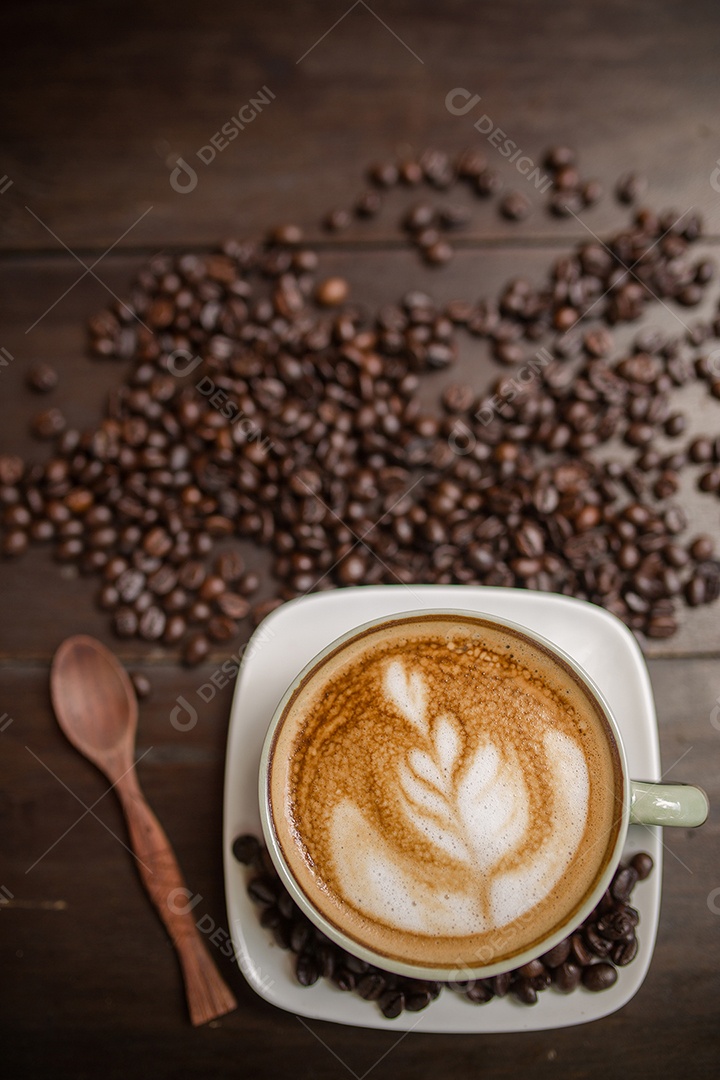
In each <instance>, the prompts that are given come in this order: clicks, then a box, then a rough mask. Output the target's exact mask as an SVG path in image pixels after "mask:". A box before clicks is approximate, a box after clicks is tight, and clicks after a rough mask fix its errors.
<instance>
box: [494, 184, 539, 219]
mask: <svg viewBox="0 0 720 1080" xmlns="http://www.w3.org/2000/svg"><path fill="white" fill-rule="evenodd" d="M531 210H532V204H531V202H530V200H529V199H528V198H526V196H525V195H522V194H521V193H520V192H519V191H510V192H508V194H507V195H505V196H504V197H503V198H502V199H501V201H500V213H501V214H502V216H503V217H504V218H507V219H508V221H524V220H525V218H526V217H528V215H529V214H530V212H531Z"/></svg>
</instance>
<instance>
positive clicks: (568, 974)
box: [552, 960, 583, 994]
mask: <svg viewBox="0 0 720 1080" xmlns="http://www.w3.org/2000/svg"><path fill="white" fill-rule="evenodd" d="M582 971H583V969H582V967H580V966H579V965H578V964H576V963H574V962H573V961H571V960H566V961H564V962H563V963H562V964H559V965H558V967H556V968H555V969H554V970H553V975H552V980H553V985H554V986H555V988H556V989H557V990H559V991H560V992H561V993H563V994H569V993H571V992H572V991H573V990H576V989H577V987H578V986H579V985H580V980H581V978H582Z"/></svg>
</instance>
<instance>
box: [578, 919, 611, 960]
mask: <svg viewBox="0 0 720 1080" xmlns="http://www.w3.org/2000/svg"><path fill="white" fill-rule="evenodd" d="M583 934H584V937H585V944H586V945H587V947H588V948H589V949H590V950H591V952H593V953H594V954H595V956H599V957H600V958H601V959H604V958H605V957H606V956H608V955H609V953H610V949H611V947H612V946H611V943H610V941H608V939H607V938H604V937H603V936H602V935H601V934H600V933H599V931H598V928H597V926H596V925H595V924H594V923H588V925H587V926H586V927H585V928H584V930H583Z"/></svg>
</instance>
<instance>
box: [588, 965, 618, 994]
mask: <svg viewBox="0 0 720 1080" xmlns="http://www.w3.org/2000/svg"><path fill="white" fill-rule="evenodd" d="M617 977H618V975H617V971H616V969H615V968H614V967H613V965H612V964H610V963H603V962H602V961H601V962H600V963H599V964H590V965H589V966H588V967H586V968H584V969H583V973H582V984H583V986H584V987H585V988H586V989H587V990H592V991H594V992H596V991H598V990H608V989H609V988H610V987H611V986H614V984H615V983H616V982H617Z"/></svg>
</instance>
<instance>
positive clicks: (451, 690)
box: [271, 616, 619, 967]
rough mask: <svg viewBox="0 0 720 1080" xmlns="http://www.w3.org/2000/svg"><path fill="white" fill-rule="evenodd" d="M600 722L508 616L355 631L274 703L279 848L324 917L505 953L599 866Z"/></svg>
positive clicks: (602, 855)
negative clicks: (282, 713)
mask: <svg viewBox="0 0 720 1080" xmlns="http://www.w3.org/2000/svg"><path fill="white" fill-rule="evenodd" d="M603 724H604V718H602V716H601V714H600V713H599V712H598V711H597V709H593V707H592V704H591V702H590V701H589V700H588V699H587V697H586V696H585V694H584V693H583V692H582V690H581V688H580V686H579V685H576V683H575V682H574V681H573V679H572V678H571V677H570V673H569V672H568V673H567V674H566V673H564V672H561V673H560V675H558V673H557V671H556V663H555V662H553V663H551V662H550V658H549V657H547V656H545V655H543V653H542V650H541V648H540V647H539V646H537V645H534V644H532V643H530V642H528V641H527V639H519V638H517V639H515V640H513V638H512V635H510V634H509V632H508V631H507V630H504V631H502V632H499V631H498V628H492V627H489V626H487V625H485V624H483V623H482V621H481V620H479V619H477V620H476V619H470V618H468V619H462V618H460V617H453V618H451V617H450V616H438V617H437V618H435V617H431V616H425V617H417V618H416V619H413V620H411V619H406V620H401V621H398V622H395V623H393V624H391V626H390V627H388V625H386V626H384V627H382V629H381V631H378V630H377V629H374V630H371V631H369V632H367V633H366V634H364V635H362V636H361V638H360V639H355V640H353V641H350V642H348V643H346V645H345V646H341V647H340V649H339V650H338V651H337V652H336V653H334V654H331V656H330V657H328V658H326V660H325V661H324V662H323V663H322V664H321V666H320V668H319V669H316V670H315V672H314V673H313V675H312V677H311V678H309V679H308V680H306V682H305V683H304V684H303V685H302V686H301V687H300V688H299V689H298V691H297V692H296V693H295V695H294V697H293V699H292V700H291V702H290V703H289V705H288V708H287V710H286V719H285V722H284V724H283V726H282V727H281V729H280V732H279V735H278V737H277V739H276V745H275V748H274V760H273V770H272V779H271V786H272V790H271V800H272V805H273V808H274V813H273V816H274V821H275V826H276V832H277V836H278V840H279V842H280V845H281V848H282V851H283V854H284V857H285V859H286V860H287V862H288V864H289V866H290V867H291V869H292V872H293V874H294V876H295V877H296V879H297V880H298V881H299V883H300V884H301V887H302V888H303V890H304V891H305V892H306V893H307V895H308V896H309V897H310V898H311V900H312V902H313V904H314V905H315V906H316V907H317V908H318V909H319V910H320V911H321V913H322V914H323V915H324V916H325V917H326V918H328V919H329V920H330V921H331V922H333V923H335V924H336V925H337V926H338V927H339V928H340V929H341V930H343V932H344V933H347V934H350V935H351V936H353V937H355V938H356V940H357V941H359V942H361V943H363V944H366V945H367V946H368V947H370V948H373V949H375V950H376V951H378V952H380V953H382V954H383V955H385V956H388V957H392V958H396V959H399V960H402V961H403V962H417V963H425V964H433V965H435V966H443V965H447V966H448V967H451V966H457V963H458V956H459V955H460V952H461V953H462V955H463V956H468V955H469V953H468V950H469V949H470V951H471V952H474V953H475V955H476V957H477V960H476V962H482V963H491V962H494V961H495V960H496V959H500V958H502V957H503V956H505V955H507V956H508V958H509V957H511V956H512V955H513V954H515V953H519V952H521V951H523V950H524V949H527V948H528V947H530V946H531V945H532V942H533V941H534V940H541V939H542V938H543V937H546V936H547V934H548V932H551V931H552V928H553V926H554V925H556V924H559V923H560V922H562V921H563V920H564V919H565V918H566V916H567V914H568V912H572V910H573V909H574V908H577V907H579V906H580V904H581V902H582V899H583V897H584V896H585V895H586V894H587V892H588V891H589V889H591V888H592V886H593V884H594V882H595V880H597V875H598V874H599V872H600V871H601V870H602V868H603V867H604V864H605V859H606V850H607V848H608V838H610V839H611V840H612V838H613V835H614V834H613V827H612V819H613V806H614V791H615V785H616V783H617V778H618V775H619V772H618V764H617V762H615V761H613V757H612V753H611V751H610V749H609V747H608V742H607V739H606V738H605V736H604V731H603ZM283 762H284V763H285V765H282V763H283ZM278 809H280V813H278Z"/></svg>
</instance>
